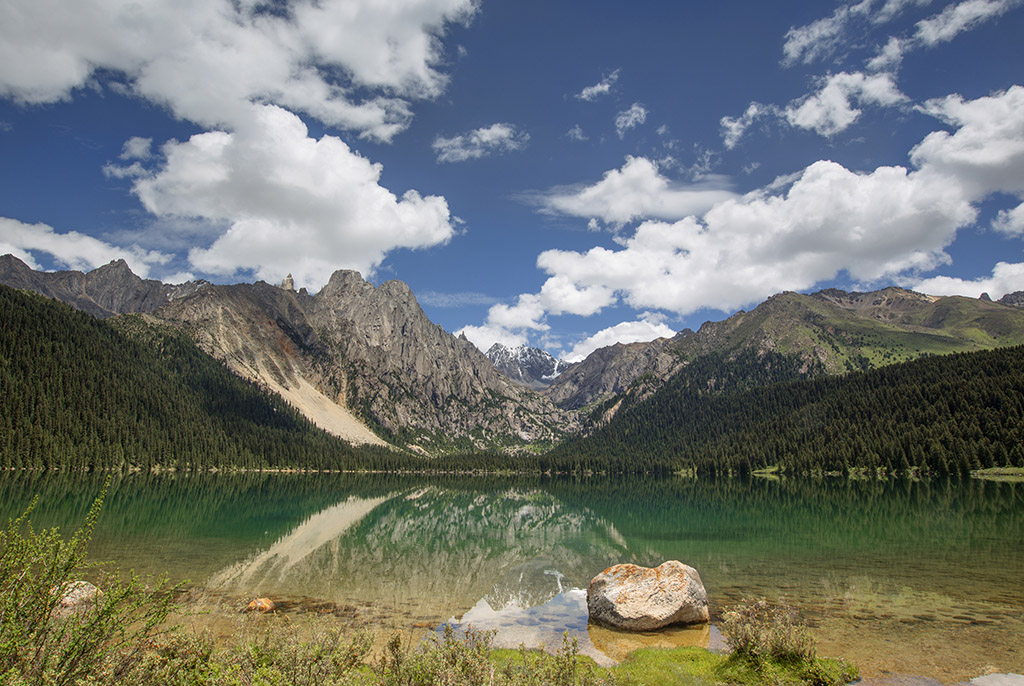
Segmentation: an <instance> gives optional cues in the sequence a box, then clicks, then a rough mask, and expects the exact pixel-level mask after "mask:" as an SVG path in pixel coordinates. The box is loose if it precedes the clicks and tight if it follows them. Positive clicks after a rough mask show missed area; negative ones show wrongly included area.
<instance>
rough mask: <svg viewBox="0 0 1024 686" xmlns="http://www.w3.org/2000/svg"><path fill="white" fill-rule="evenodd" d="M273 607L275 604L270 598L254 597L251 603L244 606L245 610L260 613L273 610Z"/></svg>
mask: <svg viewBox="0 0 1024 686" xmlns="http://www.w3.org/2000/svg"><path fill="white" fill-rule="evenodd" d="M275 607H277V606H276V605H275V604H274V601H273V600H271V599H270V598H256V599H255V600H253V601H252V602H251V603H249V605H248V607H246V608H245V611H246V612H259V613H261V614H262V613H264V612H273V610H274V608H275Z"/></svg>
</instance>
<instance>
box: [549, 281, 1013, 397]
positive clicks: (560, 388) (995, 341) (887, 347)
mask: <svg viewBox="0 0 1024 686" xmlns="http://www.w3.org/2000/svg"><path fill="white" fill-rule="evenodd" d="M1011 300H1012V299H1011ZM1019 344H1024V310H1022V309H1021V308H1019V307H1013V306H1010V305H1009V304H1003V303H996V302H992V301H990V300H982V299H971V298H963V297H937V296H929V295H923V294H921V293H915V292H912V291H907V290H904V289H901V288H885V289H882V290H879V291H874V292H871V293H847V292H845V291H839V290H835V289H832V290H826V291H821V292H819V293H815V294H813V295H803V294H799V293H792V292H787V293H780V294H778V295H775V296H772V297H771V298H768V300H766V301H765V302H763V303H761V304H760V305H758V306H757V307H756V308H755V309H754V310H752V311H750V312H738V313H736V314H735V315H733V316H731V317H729V318H728V319H725V320H723V321H719V322H706V323H705V324H704V325H703V326H701V327H700V330H698V331H697V332H696V333H691V332H682V333H681V334H679V335H677V336H675V337H674V338H672V339H667V340H666V339H659V340H656V341H652V342H651V343H635V344H632V345H631V346H613V347H612V348H605V349H602V350H599V351H596V352H595V353H593V354H592V355H591V356H590V357H589V358H588V359H587V360H585V361H584V362H583V363H581V364H580V365H579V366H577V367H576V368H575V369H573V370H572V371H571V372H569V373H567V374H564V375H562V376H561V377H559V378H558V379H557V380H556V381H555V383H554V384H552V386H551V388H550V389H548V391H547V394H548V396H549V397H551V398H552V400H554V401H555V402H556V403H557V404H558V405H560V406H562V407H582V406H583V405H587V404H601V403H604V404H605V405H604V406H605V407H608V406H611V405H609V403H611V401H613V400H614V399H615V398H616V397H618V396H620V395H625V400H626V402H627V404H636V402H639V401H640V400H642V399H643V398H646V397H648V396H649V395H650V394H651V393H652V392H653V391H654V390H655V389H657V388H658V387H660V385H661V384H662V383H664V381H665V380H667V379H668V378H670V377H672V376H673V375H675V374H678V373H679V372H680V370H682V369H683V368H684V367H685V366H686V365H687V364H690V363H692V362H694V361H696V360H699V359H701V358H703V357H705V356H708V355H717V356H720V357H721V358H722V359H724V360H730V359H736V358H737V357H739V356H741V355H743V354H744V353H746V352H753V353H754V355H755V358H756V357H764V356H765V355H766V354H767V353H773V354H775V355H781V356H783V357H785V358H791V359H792V360H794V361H795V362H796V364H795V365H794V366H793V367H792V374H793V378H798V377H802V376H815V375H817V374H841V373H845V372H848V371H852V370H858V369H860V370H863V369H874V368H878V367H883V366H886V365H889V364H895V363H898V362H903V361H907V360H913V359H917V358H919V357H922V356H925V355H944V354H949V353H955V352H965V351H973V350H986V349H991V348H995V347H999V346H1008V345H1019ZM766 359H767V358H766ZM772 359H774V358H772ZM751 369H753V367H751ZM583 379H585V381H583Z"/></svg>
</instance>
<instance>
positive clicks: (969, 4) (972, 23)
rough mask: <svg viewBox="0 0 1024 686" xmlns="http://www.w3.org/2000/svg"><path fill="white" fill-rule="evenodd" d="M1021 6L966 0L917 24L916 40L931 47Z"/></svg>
mask: <svg viewBox="0 0 1024 686" xmlns="http://www.w3.org/2000/svg"><path fill="white" fill-rule="evenodd" d="M1018 4H1020V3H1019V2H1018V0H964V2H960V3H956V4H951V5H949V6H948V7H946V9H944V10H943V11H942V12H940V13H939V14H936V15H934V16H932V17H929V18H928V19H924V20H922V21H919V22H918V23H917V27H916V28H917V31H916V32H915V34H914V38H915V39H917V40H918V41H919V42H920V43H922V44H923V45H925V46H928V47H931V46H933V45H937V44H938V43H944V42H946V41H950V40H952V39H953V38H955V37H956V36H957V35H959V34H960V33H963V32H964V31H969V30H971V29H973V28H976V27H977V26H978V25H979V24H981V23H982V22H985V21H987V20H989V19H992V18H994V17H998V16H999V15H1001V14H1003V13H1005V12H1006V11H1007V10H1009V9H1012V8H1013V7H1015V6H1016V5H1018Z"/></svg>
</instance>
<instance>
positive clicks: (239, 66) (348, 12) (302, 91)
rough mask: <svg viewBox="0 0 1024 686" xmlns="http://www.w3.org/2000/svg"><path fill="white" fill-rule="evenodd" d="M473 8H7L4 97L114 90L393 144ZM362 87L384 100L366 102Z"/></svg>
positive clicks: (361, 1) (2, 29) (205, 0)
mask: <svg viewBox="0 0 1024 686" xmlns="http://www.w3.org/2000/svg"><path fill="white" fill-rule="evenodd" d="M475 9H476V6H475V3H474V2H473V1H472V0H409V1H408V2H394V1H386V2H381V1H380V0H323V1H320V2H312V1H311V0H301V1H299V2H296V3H293V4H292V5H290V6H289V8H288V12H287V13H281V14H277V13H270V12H266V11H264V10H263V9H262V8H261V7H260V6H259V3H254V2H231V1H230V0H184V1H179V0H152V1H150V2H147V3H145V4H138V3H124V2H121V1H120V0H78V1H77V2H74V3H71V4H68V3H64V2H60V1H59V0H11V2H5V3H3V5H2V6H0V94H2V95H5V96H9V97H13V98H15V99H16V100H18V101H20V102H23V103H44V102H54V101H58V100H65V99H68V98H69V97H70V96H71V93H72V91H73V90H74V89H76V88H82V87H84V86H87V85H89V84H90V83H92V82H93V80H95V79H97V78H98V77H97V72H100V71H101V70H102V71H103V73H104V78H108V77H109V78H117V79H122V80H123V85H124V86H125V87H126V88H128V89H129V90H130V91H131V92H133V93H135V94H137V95H139V96H142V97H144V98H146V99H148V100H151V101H153V102H156V103H159V104H162V105H166V106H167V107H169V108H170V109H171V111H173V112H174V113H175V115H177V116H178V117H181V118H183V119H189V120H191V121H194V122H196V123H198V124H200V125H203V126H208V127H225V126H227V127H231V126H233V125H234V124H235V122H236V118H237V117H239V116H240V117H242V118H243V119H244V117H245V116H246V115H245V110H246V108H247V106H248V105H249V104H250V103H252V102H273V103H275V104H278V105H280V106H283V107H287V108H289V109H293V110H298V111H303V112H306V113H308V114H310V115H312V116H314V117H316V118H317V119H319V120H320V121H323V122H325V123H327V124H330V125H334V126H341V127H345V128H349V129H353V130H356V131H359V132H360V133H361V135H364V136H367V137H371V138H375V139H378V140H390V139H391V138H392V137H393V136H394V135H395V134H396V133H397V132H399V131H400V130H402V129H403V128H405V127H406V126H407V125H408V122H409V118H410V114H409V99H411V98H429V97H435V96H437V95H438V94H439V93H440V92H441V91H442V90H443V88H444V86H445V83H446V77H445V75H444V74H443V73H442V72H440V71H439V70H438V68H437V66H438V64H439V63H440V61H441V58H442V46H441V44H440V40H439V38H440V36H441V35H442V34H443V33H444V30H445V27H446V25H447V24H448V23H450V22H453V21H467V20H468V19H469V18H470V17H471V16H472V14H473V13H474V12H475ZM361 89H371V90H374V91H377V93H376V94H371V95H367V96H365V97H361V96H360V95H358V93H360V92H361Z"/></svg>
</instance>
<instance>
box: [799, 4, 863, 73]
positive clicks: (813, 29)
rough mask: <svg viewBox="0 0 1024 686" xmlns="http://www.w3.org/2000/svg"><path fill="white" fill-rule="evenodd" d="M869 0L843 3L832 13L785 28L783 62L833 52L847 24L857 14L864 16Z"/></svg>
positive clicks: (805, 60)
mask: <svg viewBox="0 0 1024 686" xmlns="http://www.w3.org/2000/svg"><path fill="white" fill-rule="evenodd" d="M871 3H872V0H864V1H863V2H860V3H857V4H856V5H842V6H840V7H838V8H836V10H835V11H834V12H833V13H832V14H831V16H828V17H824V18H822V19H818V20H816V21H813V22H811V23H810V24H807V25H806V26H799V27H797V26H794V27H791V28H790V29H789V31H787V32H786V41H785V43H783V45H782V54H783V59H782V64H783V65H784V66H787V67H789V66H792V65H794V64H797V63H798V62H802V63H803V64H810V63H811V62H814V61H815V60H818V59H821V58H823V57H827V56H828V55H830V54H832V53H833V52H834V51H835V50H836V49H837V48H838V47H839V46H840V45H842V44H843V42H844V41H845V39H846V31H847V27H848V25H849V24H850V23H851V22H852V21H853V20H854V19H855V18H856V17H858V16H864V15H866V14H867V13H868V11H869V10H870V7H871Z"/></svg>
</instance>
